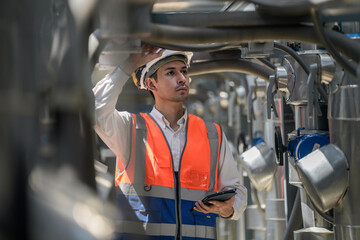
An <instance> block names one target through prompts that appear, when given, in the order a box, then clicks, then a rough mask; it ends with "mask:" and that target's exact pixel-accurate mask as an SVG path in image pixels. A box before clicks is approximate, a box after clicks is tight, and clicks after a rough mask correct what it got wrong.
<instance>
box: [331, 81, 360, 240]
mask: <svg viewBox="0 0 360 240" xmlns="http://www.w3.org/2000/svg"><path fill="white" fill-rule="evenodd" d="M328 118H329V123H330V141H331V143H332V144H335V145H337V146H338V147H339V148H340V149H341V150H342V151H343V152H344V154H345V156H346V158H347V159H348V161H349V165H350V177H349V187H348V190H347V192H346V194H345V196H344V198H343V199H342V201H340V203H339V204H338V205H337V206H336V207H335V209H334V216H335V224H334V229H335V238H336V239H339V240H340V239H341V240H345V239H346V240H355V239H360V208H359V206H358V204H359V202H360V188H359V182H360V179H359V171H360V161H359V155H360V148H359V146H360V139H359V136H358V134H359V133H360V88H359V85H347V86H340V87H339V88H338V89H336V90H335V91H334V92H333V93H332V94H331V95H330V98H329V111H328Z"/></svg>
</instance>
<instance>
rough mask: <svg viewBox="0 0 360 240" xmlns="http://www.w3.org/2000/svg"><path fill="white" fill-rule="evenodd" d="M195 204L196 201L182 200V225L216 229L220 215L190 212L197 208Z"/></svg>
mask: <svg viewBox="0 0 360 240" xmlns="http://www.w3.org/2000/svg"><path fill="white" fill-rule="evenodd" d="M195 203H196V202H194V201H187V200H181V220H182V224H188V225H203V226H209V227H216V217H217V216H218V215H217V214H214V213H209V214H204V213H201V212H198V211H194V212H191V211H190V210H191V209H192V208H193V207H194V206H195Z"/></svg>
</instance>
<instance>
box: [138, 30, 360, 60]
mask: <svg viewBox="0 0 360 240" xmlns="http://www.w3.org/2000/svg"><path fill="white" fill-rule="evenodd" d="M324 30H325V32H326V34H327V36H328V37H329V38H330V39H331V41H332V42H333V44H334V45H335V46H337V49H338V50H339V51H340V52H341V53H343V54H345V55H346V56H348V57H349V58H351V59H354V60H356V61H359V60H360V44H359V43H358V42H355V41H353V40H351V39H350V38H348V37H346V36H345V35H343V34H341V33H339V32H335V31H332V30H327V29H324ZM150 32H151V35H150V36H149V37H143V38H142V40H143V41H147V42H151V43H153V44H156V43H159V44H174V45H178V44H182V47H183V48H185V47H186V46H185V45H184V44H214V43H226V44H239V43H247V42H261V41H273V40H292V41H299V42H309V43H315V44H318V45H323V43H322V41H321V40H320V39H319V38H318V36H317V34H316V32H315V30H314V28H313V27H312V26H306V25H290V26H266V27H241V28H194V27H183V26H172V25H163V24H150ZM210 46H211V45H209V47H210ZM189 47H194V46H191V45H189ZM183 50H185V49H183Z"/></svg>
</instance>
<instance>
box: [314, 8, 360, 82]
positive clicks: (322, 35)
mask: <svg viewBox="0 0 360 240" xmlns="http://www.w3.org/2000/svg"><path fill="white" fill-rule="evenodd" d="M321 14H322V13H321V11H318V10H315V9H311V16H312V19H313V22H314V28H315V30H316V34H317V36H318V38H319V39H320V40H321V41H322V42H323V45H324V47H325V48H326V49H327V50H328V51H329V52H330V54H331V55H332V56H333V57H334V58H335V60H336V61H337V62H338V63H339V64H340V65H341V66H342V67H343V68H344V69H346V70H347V71H348V72H350V73H351V74H352V75H354V76H358V75H359V74H360V73H359V70H358V68H357V66H356V64H354V63H353V62H350V61H349V60H348V59H346V58H344V57H343V56H342V55H340V53H339V52H338V51H337V49H336V48H335V46H334V45H333V43H332V42H331V40H329V38H328V36H327V35H326V32H325V31H324V28H323V26H322V17H321V16H322V15H321Z"/></svg>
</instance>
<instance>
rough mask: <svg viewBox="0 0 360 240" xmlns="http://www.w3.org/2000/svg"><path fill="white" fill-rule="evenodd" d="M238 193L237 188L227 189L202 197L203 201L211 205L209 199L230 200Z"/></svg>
mask: <svg viewBox="0 0 360 240" xmlns="http://www.w3.org/2000/svg"><path fill="white" fill-rule="evenodd" d="M235 194H236V189H231V190H226V191H222V192H217V193H213V194H210V195H207V196H206V197H204V198H203V199H202V202H203V203H205V204H206V205H211V203H209V201H212V200H215V201H226V200H229V199H230V198H231V197H232V196H234V195H235Z"/></svg>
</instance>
